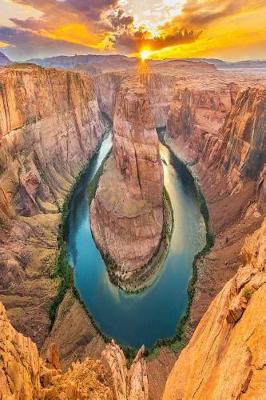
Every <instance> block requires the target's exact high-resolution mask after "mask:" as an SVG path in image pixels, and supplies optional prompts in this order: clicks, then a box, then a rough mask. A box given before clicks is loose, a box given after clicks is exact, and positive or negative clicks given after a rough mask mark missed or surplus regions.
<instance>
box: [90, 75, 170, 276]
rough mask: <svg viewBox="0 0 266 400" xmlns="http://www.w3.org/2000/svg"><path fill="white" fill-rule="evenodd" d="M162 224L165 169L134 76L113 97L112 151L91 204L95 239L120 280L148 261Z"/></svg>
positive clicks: (145, 101) (144, 95)
mask: <svg viewBox="0 0 266 400" xmlns="http://www.w3.org/2000/svg"><path fill="white" fill-rule="evenodd" d="M162 225H163V170H162V164H161V160H160V154H159V142H158V137H157V133H156V130H155V127H154V121H153V118H152V114H151V109H150V102H149V99H148V97H147V92H146V88H145V87H144V86H142V85H141V84H140V83H139V82H138V80H137V78H135V77H133V78H132V79H128V80H126V81H125V82H123V84H122V86H121V89H120V92H119V93H118V95H117V100H116V108H115V115H114V125H113V153H112V155H111V157H110V158H109V160H108V161H107V163H106V165H105V168H104V171H103V175H102V177H101V179H100V181H99V185H98V189H97V192H96V195H95V199H94V200H93V201H92V204H91V227H92V231H93V235H94V238H95V240H96V242H97V244H98V246H99V247H100V249H101V250H102V252H103V253H104V254H105V255H106V257H107V256H110V257H111V258H112V259H113V260H114V261H115V263H116V264H117V266H118V269H117V270H115V271H114V273H115V274H119V277H120V279H121V278H122V275H123V277H124V276H126V277H129V276H130V275H131V274H132V273H134V271H136V270H138V269H139V268H141V267H143V266H144V265H145V264H147V263H148V262H149V261H150V259H151V258H152V256H153V255H154V253H155V252H156V250H157V248H158V246H159V244H160V239H161V233H162Z"/></svg>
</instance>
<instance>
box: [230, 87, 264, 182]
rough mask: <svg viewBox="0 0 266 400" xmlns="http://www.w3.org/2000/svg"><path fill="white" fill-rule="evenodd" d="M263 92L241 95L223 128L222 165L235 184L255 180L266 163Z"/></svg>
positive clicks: (244, 92)
mask: <svg viewBox="0 0 266 400" xmlns="http://www.w3.org/2000/svg"><path fill="white" fill-rule="evenodd" d="M265 131H266V90H260V89H255V88H249V89H247V90H245V91H243V92H241V93H240V94H239V95H238V97H237V99H236V102H235V104H234V106H233V107H232V110H231V112H230V114H229V115H228V117H227V119H226V122H225V125H224V127H223V128H222V134H223V137H224V146H223V147H224V148H223V152H224V157H223V160H222V166H223V168H224V169H225V170H226V172H227V173H229V174H230V176H231V181H232V182H234V181H236V180H237V178H239V177H242V178H246V179H252V180H257V179H258V177H259V175H260V173H261V172H262V169H263V167H264V165H265V162H266V135H265Z"/></svg>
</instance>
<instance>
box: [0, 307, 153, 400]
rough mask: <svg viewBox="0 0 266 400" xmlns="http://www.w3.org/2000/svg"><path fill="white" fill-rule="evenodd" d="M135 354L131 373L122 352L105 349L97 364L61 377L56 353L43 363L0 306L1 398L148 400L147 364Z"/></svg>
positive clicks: (53, 347) (73, 369) (78, 364)
mask: <svg viewBox="0 0 266 400" xmlns="http://www.w3.org/2000/svg"><path fill="white" fill-rule="evenodd" d="M143 351H144V350H143V349H140V351H139V353H138V354H137V356H136V358H135V360H134V361H133V363H132V365H131V367H130V369H128V368H127V364H126V359H125V356H124V354H123V352H122V350H121V349H120V348H119V346H117V345H116V344H115V343H114V342H112V343H110V344H108V345H107V346H106V348H105V350H104V351H103V353H102V356H101V358H100V359H98V360H97V361H94V360H92V359H90V358H86V359H85V360H84V361H83V362H79V361H78V362H76V363H73V364H72V365H71V367H70V368H69V369H68V370H66V371H65V372H64V373H63V372H62V371H61V369H60V360H59V353H58V348H57V346H56V345H55V344H54V343H51V344H50V345H49V346H48V348H47V356H46V357H45V359H42V358H40V356H39V353H38V350H37V346H36V345H35V344H34V343H33V342H32V341H31V339H30V338H27V337H24V336H23V335H22V334H21V333H18V332H17V331H16V330H15V329H14V328H13V327H12V325H11V324H10V322H9V320H8V318H7V315H6V312H5V309H4V307H3V305H2V303H0V398H1V399H3V400H5V399H10V400H12V399H14V400H36V399H42V400H50V399H53V400H59V399H60V400H148V380H147V373H146V362H145V360H144V358H143Z"/></svg>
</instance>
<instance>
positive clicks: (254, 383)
mask: <svg viewBox="0 0 266 400" xmlns="http://www.w3.org/2000/svg"><path fill="white" fill-rule="evenodd" d="M265 237H266V221H264V224H263V225H262V227H261V228H260V229H259V230H258V231H256V232H255V233H254V234H253V236H251V237H248V238H247V239H246V243H245V246H244V249H243V265H242V266H241V267H240V269H239V270H238V272H237V274H236V275H235V276H234V278H233V279H232V280H230V281H229V282H228V283H227V284H226V285H225V287H224V289H223V290H222V291H221V292H220V293H219V295H218V296H217V297H216V298H215V300H214V301H213V302H212V304H211V305H210V307H209V309H208V311H207V312H206V314H205V315H204V317H203V319H202V320H201V322H200V323H199V325H198V327H197V329H196V331H195V333H194V335H193V337H192V339H191V341H190V343H189V344H188V346H187V347H186V348H185V349H184V350H183V351H182V353H181V355H180V357H179V359H178V361H177V362H176V364H175V366H174V368H173V370H172V372H171V374H170V376H169V378H168V380H167V384H166V387H165V392H164V395H163V400H170V399H183V400H186V399H189V400H190V399H192V398H193V399H203V398H206V399H263V398H264V395H265V392H266V380H265V373H266V370H265V365H266V358H265V351H263V349H265V345H266V337H265V331H266V324H265V323H266V321H265V314H266V303H265V295H266V270H265V266H266V242H265Z"/></svg>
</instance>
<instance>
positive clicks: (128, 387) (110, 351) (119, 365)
mask: <svg viewBox="0 0 266 400" xmlns="http://www.w3.org/2000/svg"><path fill="white" fill-rule="evenodd" d="M143 355H144V348H141V349H140V350H139V352H138V353H137V355H136V357H135V359H134V361H133V363H132V364H131V366H130V368H129V369H128V368H127V360H126V358H125V356H124V353H123V351H122V350H121V349H120V348H119V346H117V345H116V344H115V343H114V341H112V343H110V344H108V345H107V346H106V349H105V350H104V351H103V353H102V360H103V361H105V362H106V363H107V365H108V366H109V368H110V370H111V373H112V377H113V385H114V392H115V395H116V399H117V400H148V399H149V396H148V377H147V371H146V361H145V360H144V358H143Z"/></svg>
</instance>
